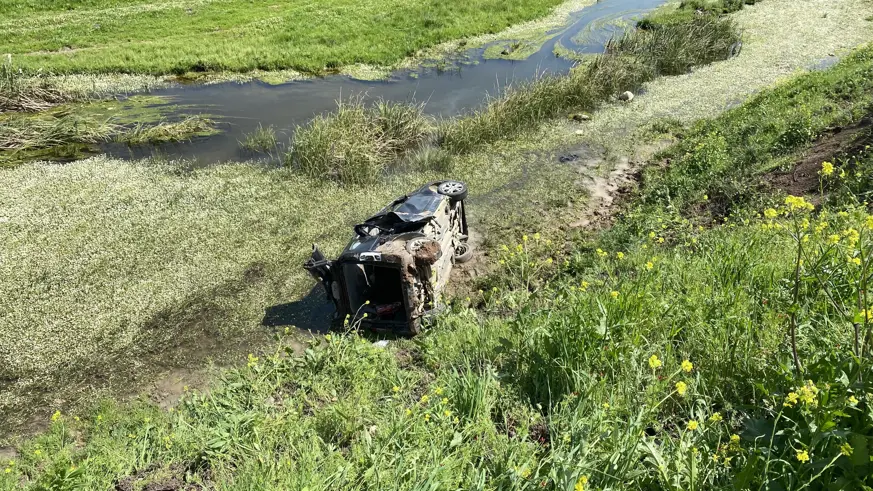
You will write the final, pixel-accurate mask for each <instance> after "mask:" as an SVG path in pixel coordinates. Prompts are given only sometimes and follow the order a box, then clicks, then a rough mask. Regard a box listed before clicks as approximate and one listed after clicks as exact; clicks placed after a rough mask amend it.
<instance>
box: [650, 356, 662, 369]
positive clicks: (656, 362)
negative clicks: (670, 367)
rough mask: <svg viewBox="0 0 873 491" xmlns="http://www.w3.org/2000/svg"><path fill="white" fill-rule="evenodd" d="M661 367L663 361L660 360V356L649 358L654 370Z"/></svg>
mask: <svg viewBox="0 0 873 491" xmlns="http://www.w3.org/2000/svg"><path fill="white" fill-rule="evenodd" d="M661 365H662V363H661V360H660V359H659V358H658V355H652V356H650V357H649V366H650V367H651V368H652V370H654V369H656V368H661Z"/></svg>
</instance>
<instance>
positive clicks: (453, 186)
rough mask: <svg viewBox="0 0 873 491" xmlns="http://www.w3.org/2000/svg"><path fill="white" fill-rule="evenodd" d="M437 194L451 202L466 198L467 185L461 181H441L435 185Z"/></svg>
mask: <svg viewBox="0 0 873 491" xmlns="http://www.w3.org/2000/svg"><path fill="white" fill-rule="evenodd" d="M437 192H438V193H439V194H442V195H443V196H448V197H449V198H451V200H452V202H457V201H464V200H465V199H466V198H467V185H466V184H464V183H463V182H461V181H443V182H441V183H439V184H438V185H437Z"/></svg>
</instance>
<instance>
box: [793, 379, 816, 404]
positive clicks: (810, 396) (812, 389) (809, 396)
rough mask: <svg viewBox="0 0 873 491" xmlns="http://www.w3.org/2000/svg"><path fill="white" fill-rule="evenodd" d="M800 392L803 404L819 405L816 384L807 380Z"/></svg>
mask: <svg viewBox="0 0 873 491" xmlns="http://www.w3.org/2000/svg"><path fill="white" fill-rule="evenodd" d="M798 391H799V392H800V394H799V396H800V401H801V402H803V403H804V404H806V405H808V406H817V405H818V399H817V397H816V396H817V395H818V387H816V386H815V384H814V383H812V380H807V381H806V384H804V385H803V387H801V388H800V389H798Z"/></svg>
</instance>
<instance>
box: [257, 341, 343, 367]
mask: <svg viewBox="0 0 873 491" xmlns="http://www.w3.org/2000/svg"><path fill="white" fill-rule="evenodd" d="M325 338H327V339H330V334H328V335H327V336H325ZM257 364H258V357H257V356H255V355H253V354H251V353H249V356H248V362H247V363H246V366H248V367H249V368H252V367H254V366H255V365H257Z"/></svg>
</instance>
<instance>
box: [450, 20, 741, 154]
mask: <svg viewBox="0 0 873 491" xmlns="http://www.w3.org/2000/svg"><path fill="white" fill-rule="evenodd" d="M739 40H740V34H739V32H738V31H737V29H736V26H734V24H733V22H732V21H731V20H730V19H728V18H722V17H717V16H712V15H704V16H696V17H693V18H691V19H689V20H687V21H685V22H677V23H668V24H664V25H662V26H659V28H657V29H652V30H634V31H631V32H629V33H627V34H626V35H625V36H624V37H622V38H620V39H619V40H617V41H616V42H613V43H611V44H610V45H609V46H608V47H607V49H606V52H605V53H604V54H603V55H601V56H598V57H594V58H593V61H590V62H588V63H584V64H583V65H581V66H580V67H577V68H576V69H574V70H573V71H572V72H570V73H569V74H568V75H563V76H544V77H541V78H539V79H536V80H534V81H532V82H527V83H524V84H521V85H519V86H516V87H508V88H506V89H504V90H503V93H501V94H500V95H498V96H497V97H494V98H492V99H491V100H490V101H489V102H488V104H487V107H486V108H485V109H483V110H481V111H477V112H475V113H472V114H470V115H467V116H462V117H461V118H459V119H457V120H453V121H450V122H448V123H447V124H445V125H444V127H443V128H442V129H441V135H440V139H439V141H440V144H441V145H442V146H443V147H445V148H446V149H448V150H449V151H452V152H456V153H462V152H467V151H470V150H471V149H473V148H475V147H476V146H477V145H481V144H483V143H488V142H493V141H495V140H497V139H501V138H507V137H510V136H512V135H515V134H517V133H518V132H520V131H524V130H525V129H526V128H529V127H530V125H531V124H532V123H537V122H541V121H544V120H548V119H551V118H554V117H556V116H558V115H560V114H562V113H564V112H566V111H570V110H592V109H594V108H596V107H597V106H598V105H600V104H602V103H604V102H606V101H608V100H610V99H611V98H614V97H616V96H617V95H618V94H620V93H621V92H624V91H626V90H630V91H637V90H638V89H639V88H640V87H641V86H642V85H643V84H644V83H646V82H649V81H651V80H653V79H654V78H656V77H658V76H664V75H678V74H681V73H685V72H686V71H688V70H689V69H691V68H692V67H693V66H695V65H701V64H707V63H711V62H713V61H716V60H723V59H726V58H728V57H729V56H730V55H731V49H730V48H731V46H732V45H734V44H735V43H737V42H738V41H739Z"/></svg>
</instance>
